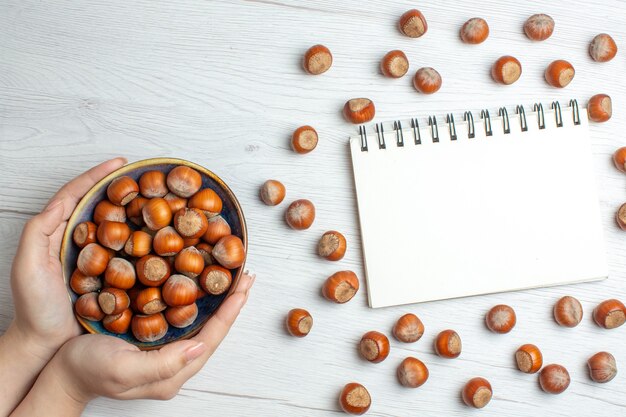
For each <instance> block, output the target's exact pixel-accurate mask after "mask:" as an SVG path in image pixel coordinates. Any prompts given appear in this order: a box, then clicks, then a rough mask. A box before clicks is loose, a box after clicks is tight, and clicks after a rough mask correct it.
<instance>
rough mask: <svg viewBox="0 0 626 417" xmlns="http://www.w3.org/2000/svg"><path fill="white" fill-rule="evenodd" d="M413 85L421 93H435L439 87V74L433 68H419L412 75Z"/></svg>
mask: <svg viewBox="0 0 626 417" xmlns="http://www.w3.org/2000/svg"><path fill="white" fill-rule="evenodd" d="M413 86H414V87H415V89H416V90H417V91H419V92H420V93H422V94H433V93H436V92H437V91H439V89H440V88H441V75H439V73H438V72H437V71H436V70H435V69H434V68H430V67H426V68H420V69H418V70H417V72H416V73H415V76H414V77H413Z"/></svg>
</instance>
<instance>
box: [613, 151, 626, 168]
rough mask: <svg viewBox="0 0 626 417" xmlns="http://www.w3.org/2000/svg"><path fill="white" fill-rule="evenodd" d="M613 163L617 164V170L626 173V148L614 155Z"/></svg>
mask: <svg viewBox="0 0 626 417" xmlns="http://www.w3.org/2000/svg"><path fill="white" fill-rule="evenodd" d="M613 163H614V164H615V168H617V169H618V170H620V171H622V172H626V146H624V147H621V148H619V149H618V150H616V151H615V153H614V154H613Z"/></svg>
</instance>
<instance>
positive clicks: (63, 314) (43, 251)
mask: <svg viewBox="0 0 626 417" xmlns="http://www.w3.org/2000/svg"><path fill="white" fill-rule="evenodd" d="M125 163H126V160H125V159H123V158H116V159H112V160H110V161H106V162H103V163H102V164H100V165H98V166H96V167H94V168H91V169H90V170H89V171H87V172H85V173H84V174H82V175H79V176H78V177H76V178H75V179H74V180H72V181H70V182H69V183H67V184H65V185H64V186H63V187H62V188H61V189H60V190H59V191H58V192H57V193H56V194H55V195H54V196H53V197H52V198H51V199H50V201H49V203H48V205H47V206H46V208H45V209H44V210H43V211H42V212H41V213H40V214H38V215H36V216H35V217H33V218H32V219H31V220H29V221H28V223H26V226H24V230H23V232H22V237H21V239H20V244H19V247H18V250H17V253H16V255H15V259H14V261H13V267H12V270H11V289H12V291H13V301H14V303H15V321H14V324H15V326H14V327H15V329H16V330H17V333H19V337H18V338H19V339H21V341H22V343H23V344H24V345H26V346H25V348H27V349H29V350H30V351H32V352H34V353H35V354H36V355H38V356H39V357H40V358H42V359H44V360H45V361H46V362H47V360H49V359H50V358H51V357H52V356H53V355H54V353H55V352H56V351H57V350H58V348H59V347H61V345H63V344H64V343H65V342H66V341H68V340H69V339H70V338H72V337H74V336H78V335H79V334H80V328H79V326H78V323H77V321H76V319H75V317H74V313H73V311H72V305H71V302H70V299H69V297H68V294H67V289H66V286H65V283H64V281H63V273H62V269H61V262H60V260H59V251H60V247H61V240H62V238H63V233H64V232H65V226H66V225H67V219H68V218H69V217H70V215H71V214H72V211H74V208H75V207H76V205H77V204H78V202H79V201H80V199H81V198H82V197H83V195H84V194H85V193H86V192H87V191H88V190H89V189H90V188H91V187H93V186H94V185H95V184H96V183H97V182H98V181H100V180H101V179H102V178H104V177H105V176H107V175H108V174H110V173H111V172H113V171H115V170H116V169H118V168H120V167H122V166H123V165H124V164H125Z"/></svg>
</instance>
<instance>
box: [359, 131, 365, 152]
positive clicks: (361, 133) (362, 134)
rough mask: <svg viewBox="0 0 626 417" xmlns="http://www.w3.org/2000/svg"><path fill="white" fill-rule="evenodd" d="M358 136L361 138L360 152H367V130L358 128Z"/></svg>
mask: <svg viewBox="0 0 626 417" xmlns="http://www.w3.org/2000/svg"><path fill="white" fill-rule="evenodd" d="M359 136H361V152H367V129H365V126H359Z"/></svg>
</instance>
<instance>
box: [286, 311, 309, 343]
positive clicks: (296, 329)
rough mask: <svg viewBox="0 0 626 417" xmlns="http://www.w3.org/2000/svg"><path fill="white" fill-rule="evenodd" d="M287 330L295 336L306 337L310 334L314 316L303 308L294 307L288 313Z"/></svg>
mask: <svg viewBox="0 0 626 417" xmlns="http://www.w3.org/2000/svg"><path fill="white" fill-rule="evenodd" d="M286 325H287V331H288V332H289V334H290V335H292V336H295V337H304V336H306V335H308V334H309V332H310V331H311V327H313V317H311V314H309V312H308V311H306V310H304V309H302V308H294V309H293V310H291V311H289V313H288V314H287V320H286Z"/></svg>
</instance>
